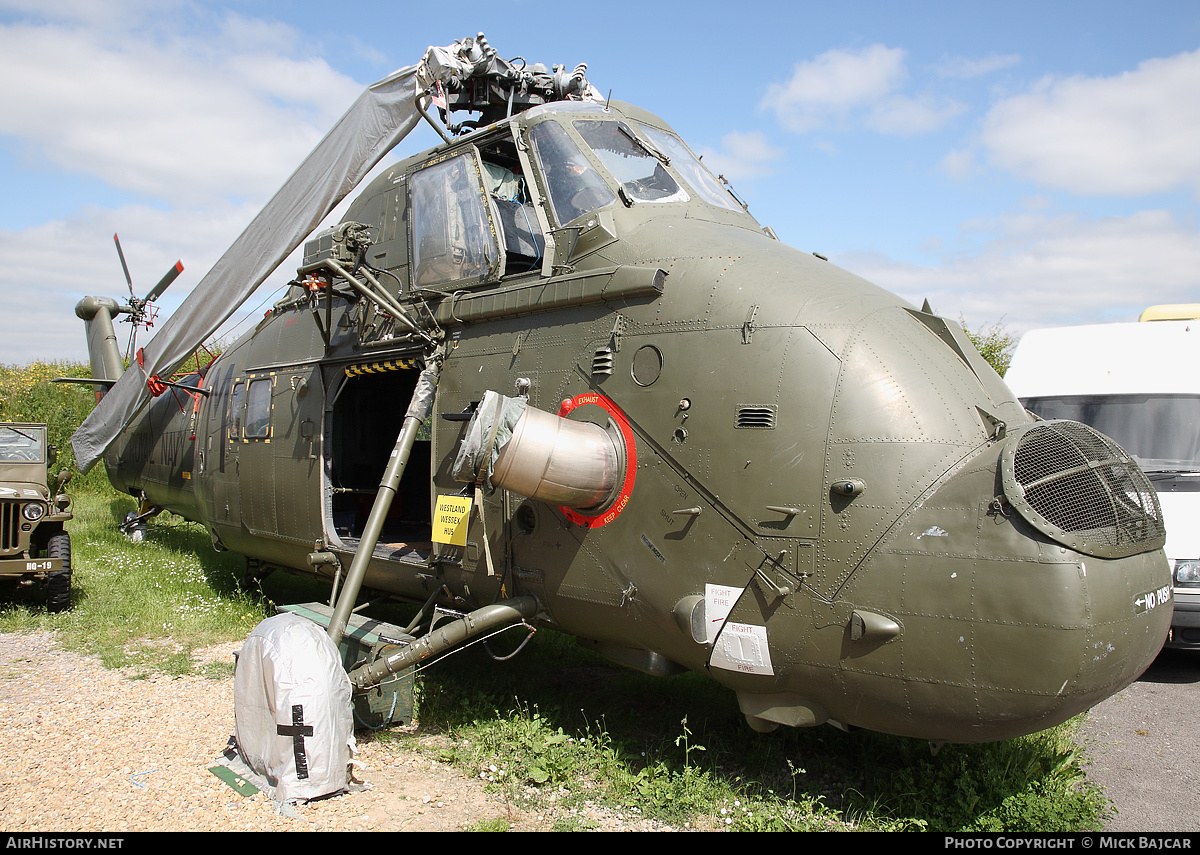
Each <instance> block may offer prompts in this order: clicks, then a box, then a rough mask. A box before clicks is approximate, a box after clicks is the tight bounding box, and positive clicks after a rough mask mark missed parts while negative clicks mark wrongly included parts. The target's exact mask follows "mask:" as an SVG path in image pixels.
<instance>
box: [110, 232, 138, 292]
mask: <svg viewBox="0 0 1200 855" xmlns="http://www.w3.org/2000/svg"><path fill="white" fill-rule="evenodd" d="M113 243H115V244H116V245H117V255H118V256H120V258H121V269H122V270H124V271H125V282H126V283H128V285H129V296H130V297H132V296H133V278H132V277H131V276H130V275H129V265H128V264H126V263H125V253H124V252H122V251H121V239H120V238H119V237H117V236H116V234H115V233H114V234H113Z"/></svg>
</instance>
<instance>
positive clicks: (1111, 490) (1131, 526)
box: [1002, 421, 1165, 558]
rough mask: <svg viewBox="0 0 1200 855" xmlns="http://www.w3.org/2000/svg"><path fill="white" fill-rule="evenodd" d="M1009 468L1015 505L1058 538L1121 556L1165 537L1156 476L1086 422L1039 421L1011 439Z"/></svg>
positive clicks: (1008, 491) (1008, 486)
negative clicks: (1149, 475) (1152, 477)
mask: <svg viewBox="0 0 1200 855" xmlns="http://www.w3.org/2000/svg"><path fill="white" fill-rule="evenodd" d="M1002 466H1003V478H1004V495H1005V496H1006V497H1007V498H1008V500H1009V502H1010V503H1012V505H1013V506H1014V507H1016V508H1017V509H1018V510H1019V511H1020V512H1021V515H1022V516H1023V517H1025V519H1026V520H1028V521H1029V522H1030V523H1031V524H1032V525H1034V526H1035V527H1036V528H1038V529H1040V530H1041V531H1042V532H1044V533H1045V534H1046V535H1048V536H1050V537H1052V538H1053V539H1054V540H1056V541H1058V542H1059V543H1063V544H1065V545H1067V546H1070V547H1072V548H1074V549H1076V550H1078V551H1080V552H1083V553H1086V554H1088V555H1096V556H1100V557H1104V558H1120V557H1123V556H1126V555H1134V554H1137V553H1139V552H1146V551H1148V550H1151V549H1157V548H1159V547H1161V546H1162V544H1163V542H1164V540H1165V532H1164V529H1163V522H1162V511H1161V509H1160V508H1159V504H1158V495H1157V494H1156V493H1155V492H1154V488H1153V486H1151V484H1150V481H1149V479H1147V478H1146V476H1145V474H1144V473H1143V472H1142V470H1141V469H1139V468H1138V466H1137V463H1135V462H1134V460H1133V458H1132V457H1131V456H1130V455H1129V454H1127V453H1126V452H1125V451H1124V450H1123V449H1122V448H1121V447H1120V446H1118V445H1117V444H1116V443H1115V442H1113V441H1112V440H1111V439H1109V438H1108V437H1106V436H1104V435H1103V434H1101V433H1099V432H1098V431H1096V430H1094V429H1092V428H1090V427H1088V426H1087V425H1084V424H1080V423H1079V422H1071V421H1046V422H1035V423H1034V424H1033V425H1030V426H1029V427H1028V428H1027V429H1025V430H1023V431H1021V432H1020V433H1019V434H1017V435H1016V436H1015V437H1013V438H1012V439H1011V440H1010V442H1009V444H1008V447H1007V448H1006V449H1005V452H1004V456H1003V463H1002Z"/></svg>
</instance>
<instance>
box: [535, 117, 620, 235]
mask: <svg viewBox="0 0 1200 855" xmlns="http://www.w3.org/2000/svg"><path fill="white" fill-rule="evenodd" d="M529 137H530V139H531V140H532V142H533V150H534V152H535V154H536V155H537V159H538V162H539V163H540V164H541V167H542V173H543V174H544V175H545V176H546V190H547V192H548V193H549V196H550V204H551V206H553V208H554V216H555V217H556V218H557V219H558V222H559V224H560V225H561V224H565V223H569V222H571V221H572V220H575V219H578V218H579V217H582V216H583V215H584V214H587V213H590V212H592V211H594V210H596V209H597V208H602V207H604V206H605V205H610V204H612V203H613V202H615V201H616V200H617V197H616V195H615V194H614V193H613V191H612V190H611V189H609V186H608V185H607V184H605V183H604V179H603V178H601V177H600V176H599V175H598V174H597V173H596V170H595V169H593V168H592V166H591V164H589V163H588V160H587V158H586V157H584V155H583V152H581V151H580V150H579V148H578V147H577V146H576V145H575V143H574V142H572V141H571V138H570V137H568V136H567V133H566V131H564V130H563V129H562V127H561V126H559V125H557V124H555V123H554V122H542V123H540V124H538V125H534V127H533V129H532V130H530V132H529Z"/></svg>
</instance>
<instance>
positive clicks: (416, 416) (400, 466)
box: [329, 359, 442, 644]
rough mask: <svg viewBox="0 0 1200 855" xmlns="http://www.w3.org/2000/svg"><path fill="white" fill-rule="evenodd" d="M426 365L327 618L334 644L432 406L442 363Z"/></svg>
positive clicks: (356, 593) (349, 610)
mask: <svg viewBox="0 0 1200 855" xmlns="http://www.w3.org/2000/svg"><path fill="white" fill-rule="evenodd" d="M426 365H427V367H426V368H425V370H424V371H422V372H421V377H420V379H419V380H417V388H416V389H415V390H413V396H412V401H411V402H410V403H409V405H408V411H407V412H406V413H405V415H404V423H403V424H402V425H401V426H400V434H399V436H397V437H396V446H395V448H393V449H392V456H391V457H390V458H389V460H388V465H387V471H385V472H384V474H383V480H382V481H381V482H380V484H379V491H378V492H377V493H376V494H375V504H374V505H372V506H371V515H370V516H369V517H367V526H366V528H365V529H364V530H363V533H362V539H361V540H359V542H358V550H357V551H356V552H355V553H354V560H353V561H351V562H350V570H349V572H347V574H346V581H345V584H344V586H343V587H342V593H341V596H339V597H338V601H337V606H336V608H335V609H334V611H333V617H332V618H331V619H330V621H329V637H330V638H331V639H333V643H334V644H340V643H341V640H342V633H343V632H345V630H346V624H347V622H348V621H349V620H350V612H351V611H352V610H353V609H354V601H355V600H357V599H358V592H359V589H360V588H362V582H363V577H364V576H366V574H367V565H368V564H369V563H370V561H371V555H372V554H373V553H374V552H375V544H376V543H378V542H379V533H380V532H381V531H382V530H383V522H384V520H385V519H387V514H388V510H389V509H390V508H391V507H392V499H393V498H394V497H395V495H396V488H397V487H399V485H400V478H401V477H402V476H403V475H404V467H405V466H407V465H408V456H409V453H410V452H411V451H412V446H413V440H415V439H416V437H417V430H418V429H419V428H420V427H421V423H422V422H423V421H425V419H426V418H428V416H429V414H430V412H432V410H433V393H434V390H435V389H436V388H437V382H438V375H439V374H440V373H441V367H442V363H441V360H440V359H437V360H435V361H434V363H433V367H428V362H427V363H426Z"/></svg>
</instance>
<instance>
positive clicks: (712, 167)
mask: <svg viewBox="0 0 1200 855" xmlns="http://www.w3.org/2000/svg"><path fill="white" fill-rule="evenodd" d="M696 154H698V155H699V156H700V157H701V158H703V160H704V165H705V166H707V167H708V169H709V171H711V172H712V173H713V174H714V175H724V176H725V177H726V178H728V179H729V180H730V181H738V180H741V179H749V178H760V177H762V176H764V175H769V174H770V172H771V164H772V163H773V162H774V161H776V160H778V159H779V158H780V157H782V156H783V151H782V150H781V149H778V148H775V147H774V146H772V145H771V144H770V143H769V142H767V137H766V135H765V134H763V133H761V132H759V131H747V132H742V131H733V132H732V133H728V134H726V135H725V136H723V137H721V149H720V150H719V151H718V150H715V149H711V148H706V147H703V146H701V147H700V148H698V149H696Z"/></svg>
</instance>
